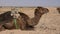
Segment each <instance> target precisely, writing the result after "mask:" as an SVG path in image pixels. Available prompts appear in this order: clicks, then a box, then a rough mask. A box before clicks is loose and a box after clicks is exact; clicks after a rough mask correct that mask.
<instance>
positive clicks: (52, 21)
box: [0, 7, 60, 34]
mask: <svg viewBox="0 0 60 34" xmlns="http://www.w3.org/2000/svg"><path fill="white" fill-rule="evenodd" d="M46 8H48V9H49V13H47V14H44V15H43V16H42V17H41V19H40V21H39V23H38V24H37V25H36V26H34V27H35V30H34V31H33V30H32V31H22V30H19V29H18V30H17V29H14V30H5V31H1V32H0V34H60V14H59V13H58V11H57V10H56V8H55V7H46ZM34 9H35V8H19V11H20V12H23V13H25V14H27V15H28V16H29V17H30V18H33V17H34ZM9 10H11V8H0V13H4V12H6V11H9Z"/></svg>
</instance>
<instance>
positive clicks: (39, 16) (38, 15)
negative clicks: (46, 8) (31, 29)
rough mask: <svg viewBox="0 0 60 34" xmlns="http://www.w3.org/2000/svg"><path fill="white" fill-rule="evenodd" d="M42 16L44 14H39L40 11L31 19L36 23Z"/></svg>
mask: <svg viewBox="0 0 60 34" xmlns="http://www.w3.org/2000/svg"><path fill="white" fill-rule="evenodd" d="M41 16H42V14H38V13H37V14H36V15H35V16H34V17H33V18H32V19H31V20H32V22H33V24H34V25H36V24H38V22H39V20H40V18H41Z"/></svg>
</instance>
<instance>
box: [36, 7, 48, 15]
mask: <svg viewBox="0 0 60 34" xmlns="http://www.w3.org/2000/svg"><path fill="white" fill-rule="evenodd" d="M35 12H36V13H39V14H45V13H48V12H49V10H48V9H47V8H43V7H37V8H36V9H35Z"/></svg>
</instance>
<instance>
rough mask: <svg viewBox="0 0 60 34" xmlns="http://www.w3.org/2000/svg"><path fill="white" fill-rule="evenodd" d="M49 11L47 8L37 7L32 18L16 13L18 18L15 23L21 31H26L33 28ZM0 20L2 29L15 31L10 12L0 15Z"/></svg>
mask: <svg viewBox="0 0 60 34" xmlns="http://www.w3.org/2000/svg"><path fill="white" fill-rule="evenodd" d="M48 12H49V10H48V9H47V8H43V7H37V8H36V9H35V12H34V17H33V18H29V16H28V15H26V14H24V13H22V12H18V13H19V14H20V16H19V17H18V18H17V23H18V25H19V28H20V29H21V30H27V29H29V28H34V26H35V25H37V24H38V22H39V20H40V18H41V17H42V15H43V14H45V13H48ZM0 20H1V21H3V22H1V23H2V24H3V26H2V27H4V28H5V29H15V26H14V23H13V16H11V11H7V12H5V13H3V14H1V15H0Z"/></svg>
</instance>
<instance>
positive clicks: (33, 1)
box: [0, 0, 60, 7]
mask: <svg viewBox="0 0 60 34" xmlns="http://www.w3.org/2000/svg"><path fill="white" fill-rule="evenodd" d="M0 6H49V7H50V6H52V7H55V6H60V0H0Z"/></svg>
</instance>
